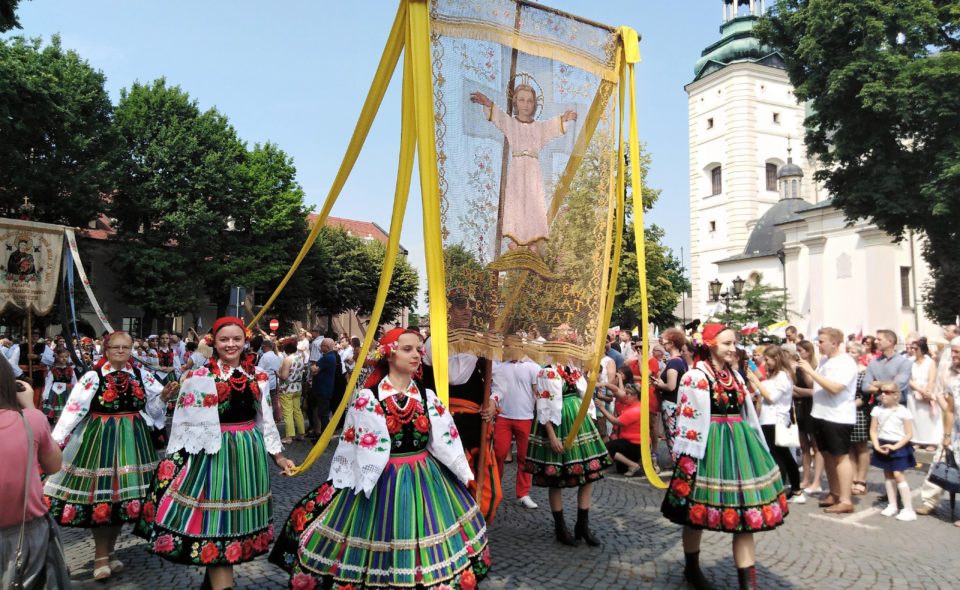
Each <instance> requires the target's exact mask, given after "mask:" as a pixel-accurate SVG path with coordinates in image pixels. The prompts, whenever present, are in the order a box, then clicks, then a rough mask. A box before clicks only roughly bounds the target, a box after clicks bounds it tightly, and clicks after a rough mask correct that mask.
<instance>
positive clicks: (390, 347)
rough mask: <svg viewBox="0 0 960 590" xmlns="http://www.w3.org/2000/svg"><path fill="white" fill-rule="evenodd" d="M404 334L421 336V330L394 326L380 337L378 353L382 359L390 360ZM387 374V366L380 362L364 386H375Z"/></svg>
mask: <svg viewBox="0 0 960 590" xmlns="http://www.w3.org/2000/svg"><path fill="white" fill-rule="evenodd" d="M404 334H416V335H417V336H420V332H418V331H417V330H412V329H410V328H394V329H392V330H390V331H389V332H387V333H386V334H384V335H383V337H382V338H380V343H379V345H378V346H377V354H378V356H379V357H380V359H381V360H385V361H389V360H390V355H391V354H393V351H395V350H396V349H397V340H399V339H400V336H403V335H404ZM421 338H422V336H421ZM384 364H385V363H384ZM386 374H387V373H386V368H385V367H384V366H383V364H380V363H379V362H378V363H377V366H376V367H375V368H374V370H373V372H372V373H370V376H369V377H367V380H366V381H365V382H364V384H363V386H364V387H366V388H371V387H373V386H374V385H376V384H377V383H379V382H380V380H381V379H383V376H384V375H386Z"/></svg>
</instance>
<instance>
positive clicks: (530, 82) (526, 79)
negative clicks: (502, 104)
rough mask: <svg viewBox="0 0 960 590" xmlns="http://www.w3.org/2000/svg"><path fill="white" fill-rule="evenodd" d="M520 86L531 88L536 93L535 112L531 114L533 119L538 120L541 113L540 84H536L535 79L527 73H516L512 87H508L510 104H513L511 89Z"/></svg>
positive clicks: (541, 94) (541, 95) (541, 91)
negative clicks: (524, 85)
mask: <svg viewBox="0 0 960 590" xmlns="http://www.w3.org/2000/svg"><path fill="white" fill-rule="evenodd" d="M521 84H526V85H527V86H530V87H531V88H533V91H534V92H536V93H537V110H536V111H535V112H534V113H533V118H534V119H539V118H540V114H541V113H543V88H541V87H540V84H538V83H537V80H536V78H534V77H533V76H532V75H531V74H529V73H527V72H518V73H517V75H515V76H514V77H513V85H512V86H510V91H509V92H508V94H509V95H510V104H513V90H512V89H513V88H516V87H517V86H519V85H521Z"/></svg>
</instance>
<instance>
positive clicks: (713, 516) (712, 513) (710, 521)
mask: <svg viewBox="0 0 960 590" xmlns="http://www.w3.org/2000/svg"><path fill="white" fill-rule="evenodd" d="M707 526H708V527H710V528H712V529H715V528H718V527H719V526H720V511H719V510H717V509H716V508H707Z"/></svg>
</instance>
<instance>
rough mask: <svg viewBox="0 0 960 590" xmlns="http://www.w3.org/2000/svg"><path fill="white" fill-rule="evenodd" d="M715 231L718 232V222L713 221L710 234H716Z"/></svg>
mask: <svg viewBox="0 0 960 590" xmlns="http://www.w3.org/2000/svg"><path fill="white" fill-rule="evenodd" d="M715 231H717V222H716V221H711V222H710V232H711V233H712V232H715Z"/></svg>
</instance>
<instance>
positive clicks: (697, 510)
mask: <svg viewBox="0 0 960 590" xmlns="http://www.w3.org/2000/svg"><path fill="white" fill-rule="evenodd" d="M706 518H707V507H706V506H704V505H703V504H694V505H693V506H691V507H690V522H692V523H693V524H696V525H703V523H704V521H705V520H706Z"/></svg>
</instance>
